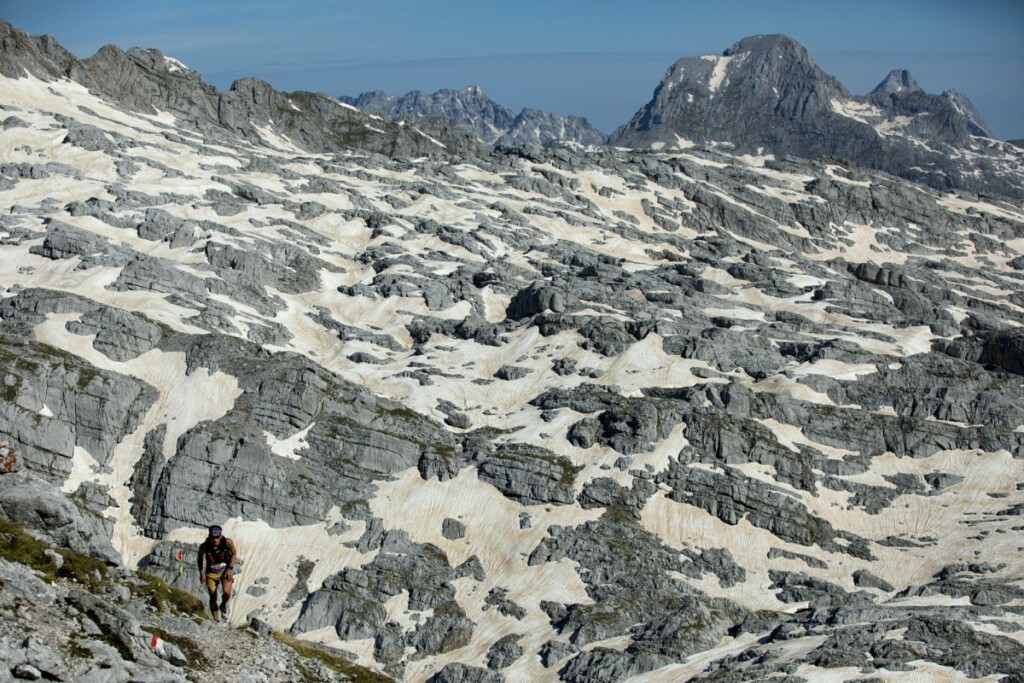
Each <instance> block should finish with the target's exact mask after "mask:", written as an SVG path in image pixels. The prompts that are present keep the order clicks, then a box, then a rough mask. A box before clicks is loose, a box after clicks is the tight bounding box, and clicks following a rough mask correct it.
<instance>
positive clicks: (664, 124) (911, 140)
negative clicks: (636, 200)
mask: <svg viewBox="0 0 1024 683" xmlns="http://www.w3.org/2000/svg"><path fill="white" fill-rule="evenodd" d="M991 137H992V135H991V131H990V130H989V128H988V126H987V125H985V123H984V121H983V120H982V118H981V115H980V114H979V113H978V111H977V109H976V108H975V107H974V105H973V104H971V102H970V100H969V99H968V98H967V97H966V96H965V95H963V94H962V93H959V92H957V91H955V90H947V91H946V92H944V93H943V94H942V95H932V94H929V93H926V92H924V90H922V89H921V87H920V86H919V85H918V84H917V82H916V81H915V80H914V78H913V77H912V76H911V75H910V73H909V72H907V71H905V70H895V71H893V72H891V73H890V74H889V75H888V76H887V77H886V78H885V79H884V80H883V81H882V82H881V83H880V84H879V85H878V87H876V88H875V89H874V90H873V91H872V92H871V93H870V94H869V95H867V96H866V97H858V96H854V95H852V94H851V93H850V92H849V91H848V90H847V89H846V88H845V87H844V86H843V84H842V83H840V82H839V80H838V79H836V78H835V77H834V76H831V75H829V74H827V73H825V72H824V71H822V70H821V68H820V67H818V65H817V64H816V63H815V62H814V60H813V59H812V58H811V56H810V54H809V53H808V52H807V50H806V49H805V48H804V47H803V46H802V45H800V44H799V43H798V42H797V41H795V40H793V39H792V38H790V37H788V36H784V35H763V36H751V37H748V38H744V39H743V40H741V41H739V42H737V43H735V44H734V45H733V46H732V47H730V48H729V49H727V50H726V51H725V52H723V53H722V54H721V55H704V56H699V57H686V58H683V59H680V60H678V61H677V62H676V63H675V64H673V65H672V67H671V68H669V70H668V72H667V73H666V74H665V76H664V77H663V78H662V80H661V82H660V83H659V85H658V87H657V88H656V90H655V91H654V96H653V98H652V99H651V101H650V102H648V103H647V104H646V105H644V106H643V107H642V108H641V109H640V110H639V111H637V112H636V114H634V116H633V117H632V119H630V121H629V122H628V123H626V124H625V125H624V126H622V127H620V128H619V129H617V130H616V131H615V132H614V133H612V135H611V137H610V140H609V142H610V144H612V145H616V146H622V147H633V148H652V149H672V148H680V147H685V146H688V145H691V144H726V145H728V146H730V148H731V149H732V150H733V151H736V152H740V153H750V154H773V155H775V156H786V155H792V156H797V157H802V158H810V159H823V158H829V157H833V158H839V159H844V160H846V161H848V162H852V163H854V164H857V165H861V166H865V167H867V168H872V169H876V170H882V171H886V172H888V173H892V174H894V175H898V176H901V177H903V178H907V179H909V180H914V181H916V182H921V183H924V184H926V185H929V186H931V187H934V188H937V189H952V188H958V189H967V190H971V191H974V192H995V193H1000V194H1008V195H1011V196H1015V197H1024V184H1022V181H1021V178H1020V173H1019V171H1020V167H1021V160H1020V156H1019V154H1016V153H1015V152H1012V151H1010V148H1009V147H1007V146H1006V145H1003V144H1002V143H997V142H996V141H994V140H991V141H990V140H987V139H984V138H991ZM965 151H968V152H970V154H968V155H966V156H965V155H964V154H963V152H965ZM979 165H981V166H984V167H985V169H986V171H987V172H986V173H983V174H980V175H979V174H978V173H977V169H978V166H979Z"/></svg>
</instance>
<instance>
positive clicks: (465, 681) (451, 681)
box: [429, 662, 505, 683]
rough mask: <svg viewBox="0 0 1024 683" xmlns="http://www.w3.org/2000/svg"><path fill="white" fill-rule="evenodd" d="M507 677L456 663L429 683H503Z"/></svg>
mask: <svg viewBox="0 0 1024 683" xmlns="http://www.w3.org/2000/svg"><path fill="white" fill-rule="evenodd" d="M504 680H505V677H504V676H502V675H501V674H500V673H497V672H496V671H488V670H487V669H483V668H481V667H478V666H468V665H466V664H460V663H458V662H454V663H452V664H445V666H444V668H443V669H441V670H440V671H438V672H437V673H436V674H434V675H433V676H431V677H430V681H429V683H503V682H504Z"/></svg>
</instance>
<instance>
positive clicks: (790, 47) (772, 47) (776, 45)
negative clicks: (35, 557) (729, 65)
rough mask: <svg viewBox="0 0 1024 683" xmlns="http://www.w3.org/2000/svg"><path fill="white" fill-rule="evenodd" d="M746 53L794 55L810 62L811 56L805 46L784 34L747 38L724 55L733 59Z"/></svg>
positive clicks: (738, 42)
mask: <svg viewBox="0 0 1024 683" xmlns="http://www.w3.org/2000/svg"><path fill="white" fill-rule="evenodd" d="M744 52H753V53H769V54H773V55H775V56H783V55H793V56H798V57H801V58H804V59H807V60H810V54H809V53H808V52H807V49H806V48H805V47H804V46H803V45H801V44H800V43H799V42H797V41H796V40H794V39H793V38H790V37H789V36H787V35H784V34H782V33H769V34H765V35H756V36H747V37H746V38H743V39H741V40H738V41H736V42H735V43H733V44H732V45H731V46H730V47H729V49H727V50H726V51H725V52H723V53H722V55H723V56H725V57H732V56H735V55H738V54H742V53H744Z"/></svg>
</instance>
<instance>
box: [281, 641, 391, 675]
mask: <svg viewBox="0 0 1024 683" xmlns="http://www.w3.org/2000/svg"><path fill="white" fill-rule="evenodd" d="M274 639H275V640H276V641H278V642H279V643H283V644H285V645H287V646H288V647H290V648H291V649H293V650H295V651H296V652H297V653H299V654H300V655H302V656H303V657H307V658H310V659H318V660H320V661H321V662H323V663H324V664H326V665H327V666H328V667H330V668H331V669H333V670H334V671H337V672H338V673H340V674H344V675H346V676H348V677H349V678H350V679H351V680H352V681H353V683H392V681H393V680H394V679H391V678H388V677H387V676H385V675H383V674H379V673H377V672H376V671H370V670H369V669H367V668H366V667H364V666H359V665H358V664H355V663H354V662H350V661H349V660H347V659H345V658H344V657H342V656H340V655H337V654H335V653H333V652H331V651H329V650H328V649H327V648H325V647H323V646H320V645H317V644H315V643H308V642H306V641H303V640H298V639H296V638H292V637H291V636H289V635H287V634H284V633H281V632H280V631H274ZM303 669H304V670H303V671H302V676H303V679H304V680H307V681H310V683H312V682H313V681H318V680H320V679H319V678H318V677H317V676H315V675H314V674H313V672H312V671H311V670H309V669H307V668H305V667H303Z"/></svg>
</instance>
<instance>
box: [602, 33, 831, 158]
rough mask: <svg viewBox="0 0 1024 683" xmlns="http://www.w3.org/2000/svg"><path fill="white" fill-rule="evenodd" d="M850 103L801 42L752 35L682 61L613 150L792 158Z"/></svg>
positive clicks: (616, 140)
mask: <svg viewBox="0 0 1024 683" xmlns="http://www.w3.org/2000/svg"><path fill="white" fill-rule="evenodd" d="M848 97H850V94H849V93H848V92H847V90H846V88H844V87H843V85H842V84H841V83H840V82H839V81H838V80H836V79H835V78H833V77H832V76H830V75H828V74H827V73H825V72H824V71H822V70H821V69H820V68H819V67H818V65H817V64H815V63H814V60H813V59H811V56H810V54H808V52H807V50H806V49H805V48H804V47H803V46H802V45H801V44H800V43H798V42H797V41H795V40H793V39H792V38H790V37H788V36H784V35H779V34H773V35H761V36H750V37H747V38H744V39H743V40H740V41H739V42H736V43H734V44H733V45H732V47H730V48H729V49H728V50H726V51H725V52H723V53H722V54H721V55H704V56H700V57H684V58H683V59H680V60H678V61H677V62H676V63H675V64H673V65H672V67H671V68H670V69H669V70H668V72H667V73H666V74H665V76H664V78H662V80H661V83H660V84H659V85H658V87H657V89H656V90H655V91H654V98H653V99H652V100H651V101H650V102H649V103H648V104H647V105H646V106H645V107H644V108H643V109H641V110H640V111H638V112H637V113H636V114H635V115H634V116H633V118H632V119H631V120H630V121H629V123H627V124H626V125H625V126H622V127H621V128H619V129H618V130H617V131H616V132H615V133H613V135H612V140H611V143H612V144H614V145H621V146H626V147H646V146H649V145H651V144H658V143H662V144H673V143H674V142H675V141H676V140H677V139H685V140H689V141H692V142H696V143H710V142H715V141H719V142H730V143H733V144H734V145H737V146H738V147H740V148H743V149H750V150H751V151H756V150H757V149H758V148H765V149H776V150H778V151H780V152H783V153H789V152H790V151H791V150H792V149H796V148H799V147H800V146H801V145H802V140H801V139H802V137H803V132H804V131H806V130H809V129H822V128H821V126H818V124H817V123H816V122H817V121H819V120H821V119H822V118H823V117H828V116H830V115H831V112H832V104H831V103H832V101H833V100H842V99H846V98H848ZM820 141H821V144H825V143H826V142H827V138H825V137H821V138H820ZM824 152H825V153H834V150H832V149H828V150H824Z"/></svg>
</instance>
